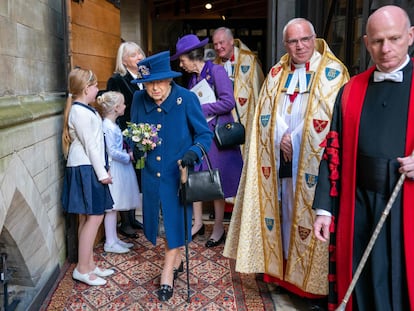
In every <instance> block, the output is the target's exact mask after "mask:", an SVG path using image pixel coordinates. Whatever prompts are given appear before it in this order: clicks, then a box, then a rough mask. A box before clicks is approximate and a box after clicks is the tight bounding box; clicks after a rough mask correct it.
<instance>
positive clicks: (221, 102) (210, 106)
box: [188, 61, 243, 198]
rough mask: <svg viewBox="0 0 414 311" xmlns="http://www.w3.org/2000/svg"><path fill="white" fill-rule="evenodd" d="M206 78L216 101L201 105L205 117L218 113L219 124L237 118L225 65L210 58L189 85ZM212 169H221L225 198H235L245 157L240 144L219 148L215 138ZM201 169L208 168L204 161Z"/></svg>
mask: <svg viewBox="0 0 414 311" xmlns="http://www.w3.org/2000/svg"><path fill="white" fill-rule="evenodd" d="M202 79H206V80H207V82H208V83H209V85H210V86H211V88H212V89H213V90H214V93H215V94H216V98H217V101H216V102H214V103H207V104H203V105H201V109H202V111H203V114H204V116H205V117H206V118H209V117H212V116H216V115H218V116H219V120H218V122H219V123H220V124H222V123H226V122H231V121H234V119H233V115H232V110H233V108H234V106H235V105H236V102H235V100H234V94H233V84H232V82H231V80H230V79H229V77H228V76H227V73H226V71H225V70H224V68H223V66H220V65H216V64H213V63H212V62H211V61H207V62H206V63H205V65H204V67H203V70H202V71H201V73H200V76H197V75H196V74H193V76H192V77H191V79H190V82H189V85H188V88H189V89H191V88H192V87H193V86H194V85H196V84H197V83H198V82H200V81H201V80H202ZM208 126H209V129H210V130H211V131H212V132H214V128H215V126H216V118H213V119H212V120H210V121H209V122H208ZM208 156H209V158H210V161H211V164H212V166H213V168H218V169H219V171H220V175H221V179H222V187H223V191H224V196H225V197H226V198H229V197H234V196H235V195H236V193H237V188H238V186H239V181H240V176H241V171H242V167H243V160H242V156H241V151H240V147H235V148H233V149H226V150H219V149H218V148H217V145H216V143H215V141H214V140H213V142H212V144H211V148H210V151H209V152H208ZM201 169H203V170H204V169H207V165H206V163H205V160H204V161H203V163H202V165H201Z"/></svg>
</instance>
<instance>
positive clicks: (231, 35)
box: [213, 27, 234, 39]
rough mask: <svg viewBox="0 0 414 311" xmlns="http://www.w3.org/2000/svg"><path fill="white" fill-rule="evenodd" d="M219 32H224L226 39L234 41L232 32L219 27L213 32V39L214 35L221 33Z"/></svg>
mask: <svg viewBox="0 0 414 311" xmlns="http://www.w3.org/2000/svg"><path fill="white" fill-rule="evenodd" d="M221 31H224V33H225V34H226V37H227V38H228V39H234V37H233V32H232V31H231V30H230V29H229V28H227V27H219V28H217V29H216V30H214V32H213V37H214V36H215V35H216V33H218V32H221Z"/></svg>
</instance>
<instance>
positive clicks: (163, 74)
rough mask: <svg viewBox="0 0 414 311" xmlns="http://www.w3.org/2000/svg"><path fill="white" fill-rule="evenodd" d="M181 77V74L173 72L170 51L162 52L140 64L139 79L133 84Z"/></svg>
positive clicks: (133, 81)
mask: <svg viewBox="0 0 414 311" xmlns="http://www.w3.org/2000/svg"><path fill="white" fill-rule="evenodd" d="M179 76H181V72H176V71H173V70H171V66H170V51H164V52H160V53H158V54H154V55H151V56H150V57H147V58H144V59H143V60H141V61H140V62H139V63H138V77H137V79H135V80H132V81H131V83H144V82H151V81H159V80H165V79H169V78H176V77H179Z"/></svg>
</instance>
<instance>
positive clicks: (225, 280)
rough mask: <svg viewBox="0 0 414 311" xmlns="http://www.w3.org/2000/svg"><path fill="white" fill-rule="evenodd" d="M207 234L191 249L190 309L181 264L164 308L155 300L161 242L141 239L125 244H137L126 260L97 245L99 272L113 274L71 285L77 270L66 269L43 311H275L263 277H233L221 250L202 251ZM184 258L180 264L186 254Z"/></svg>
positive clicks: (232, 272) (218, 248)
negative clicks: (101, 282)
mask: <svg viewBox="0 0 414 311" xmlns="http://www.w3.org/2000/svg"><path fill="white" fill-rule="evenodd" d="M206 229H207V230H206V233H205V235H204V236H203V237H196V239H195V241H193V242H191V243H190V244H189V257H190V260H189V264H190V295H191V301H190V303H188V302H187V283H186V269H185V268H186V264H185V263H184V273H181V274H180V275H179V278H178V279H177V280H176V282H175V287H174V296H173V297H172V298H171V299H170V300H169V301H168V302H163V303H162V302H160V301H159V300H158V299H157V289H158V287H159V276H160V273H161V270H162V264H163V257H162V254H163V249H164V244H163V239H159V240H158V242H157V246H153V245H152V244H151V243H149V242H148V241H147V240H146V239H145V237H144V236H143V235H142V234H140V236H139V238H138V239H134V240H133V239H126V240H125V241H128V242H133V243H134V244H135V245H134V247H133V248H132V250H131V251H130V252H129V253H127V254H114V253H106V252H105V251H104V250H103V244H102V243H101V244H98V245H97V247H96V249H95V254H96V260H97V261H98V263H99V266H101V267H105V268H113V269H115V270H116V273H115V274H113V275H112V276H111V277H108V278H107V280H108V283H107V284H106V285H105V286H97V287H93V286H92V287H90V286H88V285H85V284H83V283H80V282H77V281H74V280H73V279H72V271H73V269H74V267H75V264H66V265H65V266H64V267H63V268H62V273H61V277H60V280H59V281H58V283H57V284H56V285H55V286H54V288H53V291H52V293H51V294H50V295H49V297H48V298H47V299H46V301H45V303H44V305H43V307H42V309H41V310H59V311H60V310H68V311H72V310H154V311H155V310H194V311H196V310H203V311H204V310H206V311H208V310H237V311H244V310H254V311H256V310H266V311H274V310H276V308H275V306H274V304H273V301H272V299H271V294H270V293H269V290H268V287H267V286H266V284H265V283H264V282H263V281H262V276H261V275H256V274H240V273H237V272H235V271H234V261H233V260H229V259H228V258H225V257H223V256H222V252H223V247H224V245H223V244H221V245H220V246H218V247H216V248H212V249H209V248H206V247H205V246H204V244H205V242H206V239H207V237H209V235H210V231H211V226H207V227H206ZM182 253H183V258H184V254H185V252H184V248H183V252H182Z"/></svg>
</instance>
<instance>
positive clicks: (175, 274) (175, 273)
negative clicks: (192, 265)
mask: <svg viewBox="0 0 414 311" xmlns="http://www.w3.org/2000/svg"><path fill="white" fill-rule="evenodd" d="M183 271H184V262H183V261H182V260H181V263H180V265H179V266H178V268H174V280H176V279H177V278H178V272H183Z"/></svg>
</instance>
